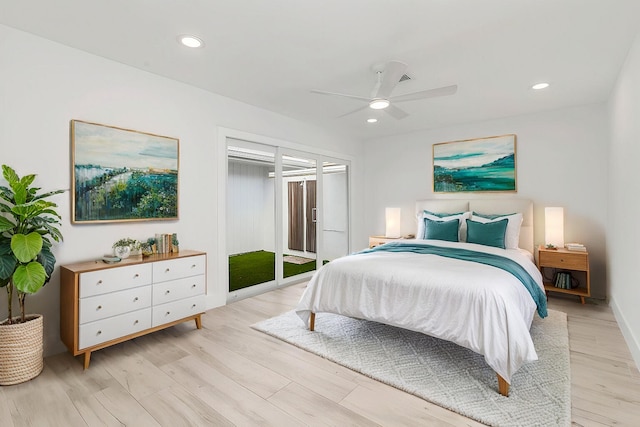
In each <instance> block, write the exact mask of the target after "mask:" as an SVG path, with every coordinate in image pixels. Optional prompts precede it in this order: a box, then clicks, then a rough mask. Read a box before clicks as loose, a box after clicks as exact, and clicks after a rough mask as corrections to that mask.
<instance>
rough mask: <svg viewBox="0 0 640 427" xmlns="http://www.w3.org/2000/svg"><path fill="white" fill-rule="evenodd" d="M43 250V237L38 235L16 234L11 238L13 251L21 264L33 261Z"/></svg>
mask: <svg viewBox="0 0 640 427" xmlns="http://www.w3.org/2000/svg"><path fill="white" fill-rule="evenodd" d="M41 249H42V236H41V235H40V234H38V233H36V232H35V231H34V232H31V233H29V234H14V235H13V237H11V250H13V253H14V255H15V256H16V258H17V259H18V261H20V262H29V261H32V260H33V259H34V258H35V257H36V255H38V253H39V252H40V250H41Z"/></svg>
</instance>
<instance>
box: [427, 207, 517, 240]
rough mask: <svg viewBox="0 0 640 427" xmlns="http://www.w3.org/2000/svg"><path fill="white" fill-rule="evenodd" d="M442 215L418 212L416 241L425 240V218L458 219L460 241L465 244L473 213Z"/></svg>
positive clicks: (436, 219) (433, 219)
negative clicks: (468, 219) (469, 221)
mask: <svg viewBox="0 0 640 427" xmlns="http://www.w3.org/2000/svg"><path fill="white" fill-rule="evenodd" d="M440 215H441V214H438V215H434V214H432V213H431V212H429V211H422V212H418V215H417V216H418V231H417V232H416V239H424V219H425V218H429V219H430V220H432V221H451V220H454V219H458V220H459V221H460V228H458V241H460V242H465V241H466V240H467V218H470V217H471V212H461V213H457V214H451V215H447V214H442V215H447V216H440ZM507 228H508V227H507Z"/></svg>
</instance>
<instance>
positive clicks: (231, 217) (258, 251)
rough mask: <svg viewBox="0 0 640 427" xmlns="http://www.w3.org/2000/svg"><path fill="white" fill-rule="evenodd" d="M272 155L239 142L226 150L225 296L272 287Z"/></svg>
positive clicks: (270, 149)
mask: <svg viewBox="0 0 640 427" xmlns="http://www.w3.org/2000/svg"><path fill="white" fill-rule="evenodd" d="M275 151H276V150H275V148H274V147H270V146H266V145H261V144H254V143H248V142H246V141H239V140H234V141H229V145H228V147H227V162H228V166H227V215H226V216H227V239H226V240H227V254H228V256H229V292H235V291H238V290H240V289H246V288H249V287H251V286H255V285H260V284H265V283H275V279H276V267H275V265H276V258H275V257H276V255H275V254H276V234H275V232H276V229H275V210H274V207H275V185H274V184H275V180H274V178H273V174H274V172H275V159H276V157H275V156H276V153H275Z"/></svg>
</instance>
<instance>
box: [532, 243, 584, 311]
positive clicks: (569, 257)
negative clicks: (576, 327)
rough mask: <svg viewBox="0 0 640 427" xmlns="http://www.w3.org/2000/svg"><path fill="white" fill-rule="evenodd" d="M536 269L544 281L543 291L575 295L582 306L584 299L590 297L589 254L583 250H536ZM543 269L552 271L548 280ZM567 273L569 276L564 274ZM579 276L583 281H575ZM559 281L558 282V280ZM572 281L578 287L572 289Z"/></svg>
mask: <svg viewBox="0 0 640 427" xmlns="http://www.w3.org/2000/svg"><path fill="white" fill-rule="evenodd" d="M538 268H539V269H540V272H541V273H542V277H543V278H544V279H545V280H544V289H545V291H546V292H547V295H549V292H559V293H564V294H570V295H576V296H579V297H580V302H582V304H584V299H585V298H588V297H590V296H591V279H590V277H589V276H590V274H589V252H587V250H586V248H585V249H584V250H575V251H574V250H568V249H564V248H555V249H548V248H546V247H544V246H540V247H539V248H538ZM545 269H552V270H553V272H554V274H553V275H552V277H551V278H550V277H549V276H548V275H547V274H545V273H546V271H545ZM565 273H569V274H565ZM578 275H581V276H582V277H583V280H582V281H580V280H577V279H576V276H578ZM559 277H560V278H561V280H558V278H559ZM574 281H577V283H578V286H577V287H574V283H572V282H574ZM556 282H557V284H558V286H556Z"/></svg>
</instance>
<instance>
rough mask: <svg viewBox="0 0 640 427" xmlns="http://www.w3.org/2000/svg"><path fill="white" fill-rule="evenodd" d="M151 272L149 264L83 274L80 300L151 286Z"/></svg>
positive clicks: (80, 279)
mask: <svg viewBox="0 0 640 427" xmlns="http://www.w3.org/2000/svg"><path fill="white" fill-rule="evenodd" d="M151 271H152V269H151V265H149V264H136V265H129V266H126V267H118V268H109V269H105V270H97V271H89V272H86V273H82V274H80V278H79V281H80V289H79V292H80V298H86V297H90V296H93V295H100V294H105V293H108V292H115V291H120V290H123V289H128V288H132V287H135V286H143V285H149V284H151Z"/></svg>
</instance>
